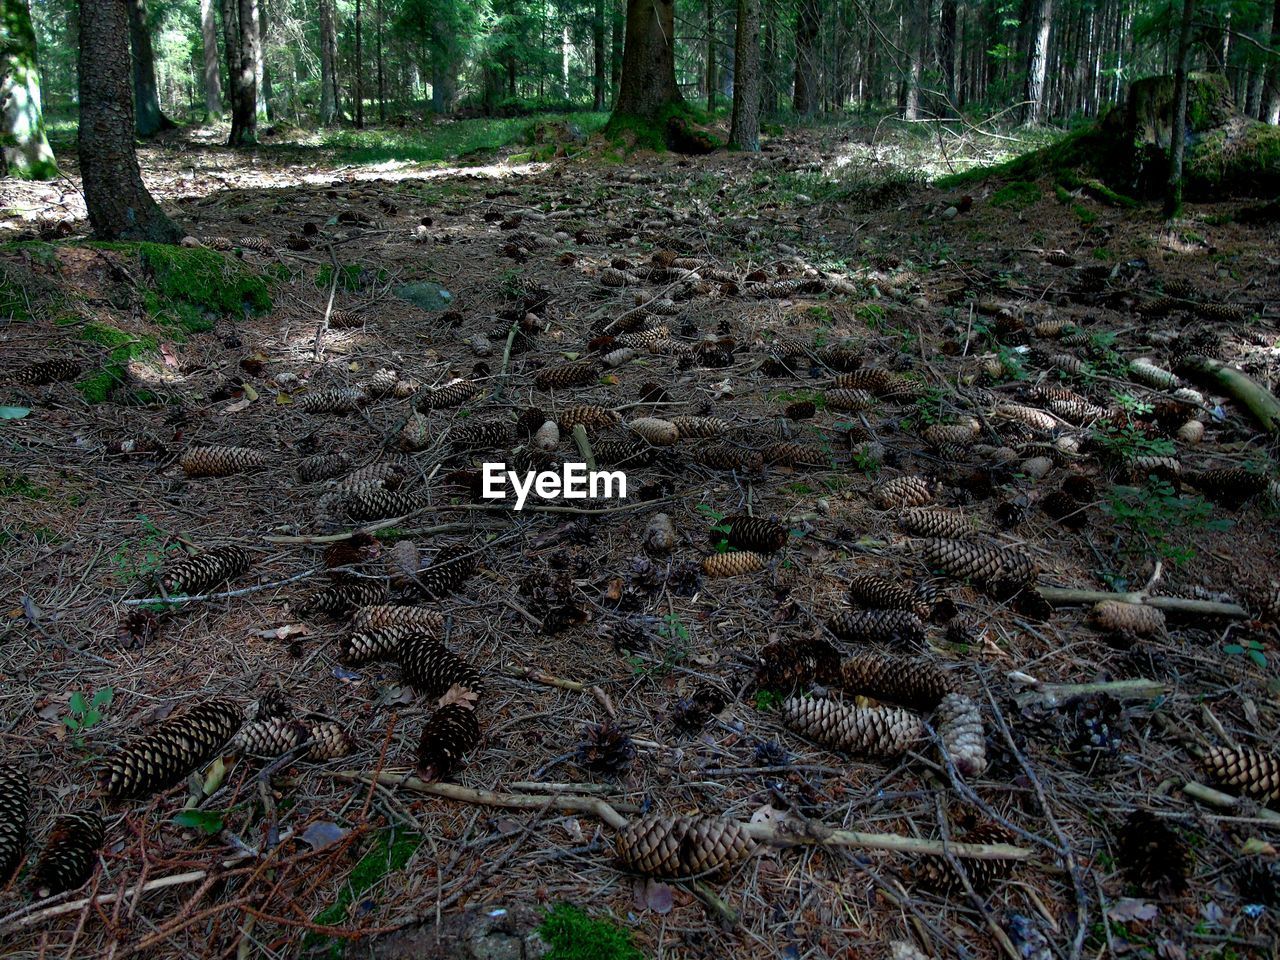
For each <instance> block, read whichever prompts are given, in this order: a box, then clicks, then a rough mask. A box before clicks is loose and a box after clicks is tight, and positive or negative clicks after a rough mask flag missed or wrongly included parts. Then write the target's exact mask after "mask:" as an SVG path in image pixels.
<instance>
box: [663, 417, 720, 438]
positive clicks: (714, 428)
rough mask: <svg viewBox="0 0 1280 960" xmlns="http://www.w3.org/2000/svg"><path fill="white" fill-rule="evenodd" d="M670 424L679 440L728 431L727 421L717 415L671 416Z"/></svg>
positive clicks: (715, 434) (716, 434)
mask: <svg viewBox="0 0 1280 960" xmlns="http://www.w3.org/2000/svg"><path fill="white" fill-rule="evenodd" d="M671 424H672V426H674V427H675V428H676V432H677V433H678V434H679V435H680V439H681V440H692V439H703V438H706V437H720V436H724V435H725V434H726V433H728V432H729V424H728V422H727V421H725V420H721V419H720V418H719V417H685V416H679V417H672V418H671Z"/></svg>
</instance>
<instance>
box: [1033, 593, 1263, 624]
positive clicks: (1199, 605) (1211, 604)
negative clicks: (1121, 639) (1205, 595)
mask: <svg viewBox="0 0 1280 960" xmlns="http://www.w3.org/2000/svg"><path fill="white" fill-rule="evenodd" d="M1036 592H1037V593H1039V594H1040V596H1042V597H1044V599H1045V600H1047V601H1049V603H1051V604H1053V605H1054V606H1055V607H1072V606H1080V605H1083V604H1087V603H1101V602H1102V601H1103V600H1113V601H1115V602H1116V603H1136V604H1142V605H1145V606H1148V607H1155V608H1156V609H1158V610H1171V611H1173V612H1174V613H1187V614H1196V615H1199V616H1204V617H1247V616H1248V615H1249V613H1248V611H1246V610H1245V609H1244V607H1241V606H1238V605H1236V604H1234V603H1217V602H1216V601H1213V600H1192V599H1190V598H1189V597H1165V596H1158V595H1157V596H1151V595H1149V594H1147V593H1144V592H1142V591H1133V592H1131V593H1112V592H1111V591H1110V590H1077V589H1075V588H1073V587H1047V586H1043V585H1042V586H1038V587H1036Z"/></svg>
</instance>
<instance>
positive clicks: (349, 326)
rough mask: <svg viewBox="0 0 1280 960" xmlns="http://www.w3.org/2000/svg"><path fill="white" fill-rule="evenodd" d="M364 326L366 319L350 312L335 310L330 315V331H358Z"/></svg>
mask: <svg viewBox="0 0 1280 960" xmlns="http://www.w3.org/2000/svg"><path fill="white" fill-rule="evenodd" d="M363 326H364V317H363V316H361V315H360V314H358V313H352V312H350V311H349V310H333V311H331V312H330V313H329V329H330V330H358V329H359V328H360V327H363Z"/></svg>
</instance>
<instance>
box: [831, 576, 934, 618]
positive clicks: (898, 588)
mask: <svg viewBox="0 0 1280 960" xmlns="http://www.w3.org/2000/svg"><path fill="white" fill-rule="evenodd" d="M849 602H850V603H851V604H853V605H854V606H857V607H867V608H870V609H872V610H905V611H907V612H908V613H914V614H915V615H916V616H917V617H919V618H920V619H921V620H925V619H927V618H928V616H929V605H928V604H927V603H924V602H922V601H921V600H920V598H919V597H917V596H916V594H915V593H914V592H912V591H911V590H909V589H908V588H907V587H906V586H905V585H903V584H902V583H899V582H897V581H894V580H886V579H885V578H884V577H878V576H876V575H875V574H874V573H860V574H857V575H856V576H854V577H853V579H851V580H850V581H849Z"/></svg>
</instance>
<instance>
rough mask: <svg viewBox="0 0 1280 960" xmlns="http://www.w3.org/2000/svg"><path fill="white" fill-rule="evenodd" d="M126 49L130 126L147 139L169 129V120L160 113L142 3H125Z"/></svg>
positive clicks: (154, 70) (136, 1) (153, 57)
mask: <svg viewBox="0 0 1280 960" xmlns="http://www.w3.org/2000/svg"><path fill="white" fill-rule="evenodd" d="M129 47H130V48H131V51H132V57H131V58H130V59H131V60H132V62H133V102H134V123H135V124H136V125H137V134H138V136H140V137H150V136H152V135H154V134H156V133H159V132H160V131H161V130H167V129H169V128H170V127H172V126H173V121H172V120H170V119H169V118H168V117H166V116H165V115H164V114H163V113H161V112H160V98H159V95H158V93H157V91H156V60H155V54H154V53H153V52H152V50H151V31H150V30H149V29H148V28H147V4H146V0H129Z"/></svg>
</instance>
